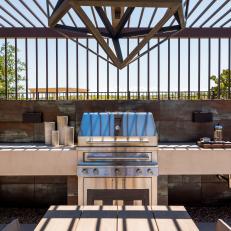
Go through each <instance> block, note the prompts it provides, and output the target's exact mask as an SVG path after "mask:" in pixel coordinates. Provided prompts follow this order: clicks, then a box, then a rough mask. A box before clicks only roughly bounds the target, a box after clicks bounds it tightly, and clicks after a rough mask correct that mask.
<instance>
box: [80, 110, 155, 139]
mask: <svg viewBox="0 0 231 231" xmlns="http://www.w3.org/2000/svg"><path fill="white" fill-rule="evenodd" d="M79 136H126V137H130V136H139V137H142V136H157V131H156V125H155V121H154V118H153V115H152V113H151V112H97V113H95V112H94V113H92V112H86V113H84V114H83V117H82V121H81V125H80V131H79Z"/></svg>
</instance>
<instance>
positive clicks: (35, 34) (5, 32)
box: [0, 16, 231, 38]
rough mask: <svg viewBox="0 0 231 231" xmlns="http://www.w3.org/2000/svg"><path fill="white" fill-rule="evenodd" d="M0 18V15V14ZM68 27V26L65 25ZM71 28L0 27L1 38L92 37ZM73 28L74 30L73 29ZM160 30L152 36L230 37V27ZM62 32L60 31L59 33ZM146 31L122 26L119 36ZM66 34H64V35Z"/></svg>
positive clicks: (100, 29)
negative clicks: (174, 30) (176, 30)
mask: <svg viewBox="0 0 231 231" xmlns="http://www.w3.org/2000/svg"><path fill="white" fill-rule="evenodd" d="M0 18H1V16H0ZM67 28H68V27H67ZM71 28H73V30H69V29H61V27H60V28H44V27H37V28H32V27H30V28H20V27H2V28H0V37H1V38H66V36H68V37H69V38H93V36H92V35H91V34H90V33H89V31H88V29H87V28H85V27H84V28H83V27H79V28H75V27H71ZM74 29H75V30H74ZM98 30H99V32H100V33H101V34H102V35H103V36H105V37H107V36H108V35H109V34H108V32H107V31H106V30H105V28H99V29H98ZM162 30H163V28H162V29H160V32H158V33H156V34H155V35H153V38H158V37H160V38H167V37H169V36H171V35H172V38H231V28H229V27H223V28H220V27H219V28H185V29H183V30H181V31H179V32H177V34H175V35H173V34H174V33H175V32H161V31H162ZM60 32H62V33H60ZM146 32H150V28H149V29H148V28H142V27H141V28H139V29H137V28H124V30H123V33H122V34H121V36H122V37H121V38H127V37H129V36H130V35H134V34H135V33H136V34H137V33H139V34H140V37H144V35H145V33H146ZM64 34H65V35H66V36H65V35H64Z"/></svg>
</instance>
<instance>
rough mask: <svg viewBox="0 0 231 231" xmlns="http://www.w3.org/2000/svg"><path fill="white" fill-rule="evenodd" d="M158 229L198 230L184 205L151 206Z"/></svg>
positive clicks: (167, 230)
mask: <svg viewBox="0 0 231 231" xmlns="http://www.w3.org/2000/svg"><path fill="white" fill-rule="evenodd" d="M152 211H153V213H154V217H155V220H156V223H157V226H158V229H159V231H182V230H184V231H199V229H198V228H197V226H196V224H195V223H194V222H193V220H192V218H191V217H190V215H189V214H188V212H187V211H186V209H185V208H184V206H152Z"/></svg>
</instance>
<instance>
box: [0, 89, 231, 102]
mask: <svg viewBox="0 0 231 231" xmlns="http://www.w3.org/2000/svg"><path fill="white" fill-rule="evenodd" d="M229 97H230V95H229V92H228V91H225V92H221V96H220V99H229ZM208 99H218V96H216V94H215V93H214V92H212V91H210V92H208V91H200V92H198V91H190V92H189V91H181V92H178V91H172V92H167V91H166V92H165V91H163V92H79V93H77V92H68V93H66V92H65V93H64V92H59V93H58V94H57V93H55V92H48V93H40V92H38V93H25V92H21V93H17V95H16V94H15V93H8V94H7V97H6V95H5V94H0V100H208Z"/></svg>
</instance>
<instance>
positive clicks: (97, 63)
mask: <svg viewBox="0 0 231 231" xmlns="http://www.w3.org/2000/svg"><path fill="white" fill-rule="evenodd" d="M96 50H97V54H99V43H98V42H97V45H96ZM96 80H97V82H96V84H97V86H96V88H97V99H99V56H97V57H96Z"/></svg>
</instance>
